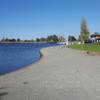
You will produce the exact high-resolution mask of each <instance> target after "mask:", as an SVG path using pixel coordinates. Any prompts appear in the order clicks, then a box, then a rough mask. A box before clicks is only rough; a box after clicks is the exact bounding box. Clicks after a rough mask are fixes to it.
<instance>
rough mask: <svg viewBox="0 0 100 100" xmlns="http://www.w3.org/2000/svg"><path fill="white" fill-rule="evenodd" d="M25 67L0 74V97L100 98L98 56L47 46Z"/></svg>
mask: <svg viewBox="0 0 100 100" xmlns="http://www.w3.org/2000/svg"><path fill="white" fill-rule="evenodd" d="M41 52H42V54H43V56H42V58H41V59H40V60H39V61H38V62H36V63H34V64H32V65H29V66H28V67H25V68H23V69H20V70H18V71H15V72H11V73H8V74H6V75H2V76H0V100H100V56H90V55H87V54H86V53H84V52H83V51H77V50H72V49H68V48H60V47H49V48H44V49H42V50H41Z"/></svg>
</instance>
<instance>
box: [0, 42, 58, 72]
mask: <svg viewBox="0 0 100 100" xmlns="http://www.w3.org/2000/svg"><path fill="white" fill-rule="evenodd" d="M57 45H59V44H51V43H28V44H26V43H23V44H18V43H16V44H13V43H12V44H0V74H5V73H8V72H11V71H14V70H17V69H19V68H22V67H25V66H27V65H29V64H32V63H34V62H36V61H38V60H39V59H40V52H39V51H40V49H41V48H45V47H49V46H57Z"/></svg>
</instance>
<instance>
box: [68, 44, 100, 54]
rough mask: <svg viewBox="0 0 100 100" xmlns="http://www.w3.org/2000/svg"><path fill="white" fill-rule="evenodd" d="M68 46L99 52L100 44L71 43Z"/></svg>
mask: <svg viewBox="0 0 100 100" xmlns="http://www.w3.org/2000/svg"><path fill="white" fill-rule="evenodd" d="M68 47H69V48H72V49H78V50H86V51H94V52H100V44H73V45H69V46H68Z"/></svg>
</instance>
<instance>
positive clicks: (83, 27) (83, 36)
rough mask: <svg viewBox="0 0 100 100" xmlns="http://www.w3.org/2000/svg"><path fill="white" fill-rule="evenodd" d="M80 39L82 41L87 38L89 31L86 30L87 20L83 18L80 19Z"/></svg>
mask: <svg viewBox="0 0 100 100" xmlns="http://www.w3.org/2000/svg"><path fill="white" fill-rule="evenodd" d="M80 39H81V42H82V43H84V42H85V41H88V40H89V31H88V27H87V22H86V20H85V19H84V18H83V19H82V21H81V34H80Z"/></svg>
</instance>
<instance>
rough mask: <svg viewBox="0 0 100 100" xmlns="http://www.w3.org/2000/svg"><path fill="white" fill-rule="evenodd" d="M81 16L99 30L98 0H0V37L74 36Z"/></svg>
mask: <svg viewBox="0 0 100 100" xmlns="http://www.w3.org/2000/svg"><path fill="white" fill-rule="evenodd" d="M82 17H84V18H85V19H86V21H87V23H88V28H89V31H90V32H91V33H93V32H100V0H0V38H2V37H5V38H6V37H7V38H21V39H33V38H37V37H46V36H47V35H52V34H57V35H63V36H67V35H74V36H76V37H77V36H78V35H79V34H80V21H81V18H82Z"/></svg>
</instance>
